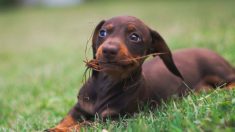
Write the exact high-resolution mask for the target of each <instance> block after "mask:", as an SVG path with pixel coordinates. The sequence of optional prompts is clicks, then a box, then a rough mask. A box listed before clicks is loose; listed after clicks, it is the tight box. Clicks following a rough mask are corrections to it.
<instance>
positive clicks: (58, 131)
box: [43, 128, 69, 132]
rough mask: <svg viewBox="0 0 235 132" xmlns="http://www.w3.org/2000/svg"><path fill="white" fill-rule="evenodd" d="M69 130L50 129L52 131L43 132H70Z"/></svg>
mask: <svg viewBox="0 0 235 132" xmlns="http://www.w3.org/2000/svg"><path fill="white" fill-rule="evenodd" d="M68 131H69V130H68V129H65V128H64V129H62V128H50V129H46V130H44V131H43V132H68Z"/></svg>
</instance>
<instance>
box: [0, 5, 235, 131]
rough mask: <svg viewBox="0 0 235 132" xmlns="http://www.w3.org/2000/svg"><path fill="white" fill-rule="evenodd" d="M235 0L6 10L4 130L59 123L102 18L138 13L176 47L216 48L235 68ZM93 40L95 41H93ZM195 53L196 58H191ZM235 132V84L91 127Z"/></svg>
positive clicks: (1, 31) (1, 27)
mask: <svg viewBox="0 0 235 132" xmlns="http://www.w3.org/2000/svg"><path fill="white" fill-rule="evenodd" d="M234 5H235V1H201V2H196V1H181V2H179V1H167V2H164V1H157V2H154V1H151V2H140V1H129V2H124V1H122V2H106V3H104V2H99V3H98V2H97V3H92V2H91V3H86V4H82V5H79V6H75V7H70V8H46V7H36V8H32V7H27V8H17V9H11V10H4V11H1V12H0V131H20V132H21V131H27V132H28V131H42V130H44V129H45V128H50V127H53V126H54V125H55V124H56V123H58V122H59V121H60V120H61V119H62V117H64V116H65V115H66V113H67V112H68V110H69V109H70V108H71V107H72V106H73V104H74V103H75V102H76V95H77V93H78V91H79V88H80V87H81V85H82V84H83V82H82V80H83V73H84V69H85V66H84V63H83V60H84V59H85V56H87V57H88V58H90V57H91V50H88V53H87V55H86V54H85V46H86V43H87V40H88V39H89V37H90V36H91V34H92V31H93V29H94V27H95V26H96V24H97V23H98V22H99V21H100V20H102V19H106V18H110V17H112V16H117V15H133V16H136V17H138V18H140V19H142V20H143V21H145V23H146V24H147V25H149V26H150V27H152V28H153V29H156V30H157V31H158V32H160V34H161V35H162V36H163V37H164V38H165V40H166V42H167V43H168V45H169V47H170V48H171V49H172V50H175V49H180V48H188V47H205V48H209V49H212V50H214V51H216V52H218V53H219V54H221V55H222V56H223V57H225V58H226V59H227V60H228V61H229V62H230V63H231V64H233V65H234V66H235V52H234V51H235V8H234ZM88 46H90V43H89V45H88ZM189 59H190V58H189ZM102 129H107V130H109V131H129V132H144V131H146V132H149V131H153V132H154V131H179V132H180V131H235V90H231V91H228V90H215V91H213V92H211V93H209V94H205V93H202V94H199V95H193V94H192V95H189V96H187V97H185V98H183V99H177V100H169V101H168V102H165V103H163V105H162V106H160V107H159V108H158V109H156V110H154V111H149V110H148V108H146V109H145V110H144V111H142V112H140V113H139V114H136V115H134V116H133V117H130V118H126V117H120V119H119V120H118V121H111V120H107V121H106V122H105V123H102V122H100V121H99V120H97V121H95V123H93V124H92V125H91V126H87V127H86V128H84V130H85V131H101V130H102Z"/></svg>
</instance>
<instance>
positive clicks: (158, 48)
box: [149, 29, 184, 80]
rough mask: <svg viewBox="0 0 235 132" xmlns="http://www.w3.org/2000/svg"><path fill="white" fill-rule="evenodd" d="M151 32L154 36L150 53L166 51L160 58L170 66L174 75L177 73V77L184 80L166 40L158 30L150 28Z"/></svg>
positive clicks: (169, 68)
mask: <svg viewBox="0 0 235 132" xmlns="http://www.w3.org/2000/svg"><path fill="white" fill-rule="evenodd" d="M150 33H151V36H152V43H151V48H150V50H149V54H151V53H164V54H161V55H160V58H161V59H162V60H163V62H164V64H165V65H166V67H167V68H168V70H169V71H170V72H172V73H173V74H174V75H176V76H177V77H179V78H181V79H182V80H184V78H183V76H182V75H181V73H180V72H179V70H178V69H177V67H176V65H175V63H174V60H173V58H172V54H171V51H170V49H169V48H168V46H167V44H166V42H165V40H164V39H163V38H162V37H161V36H160V35H159V33H158V32H156V31H153V30H151V29H150ZM154 56H155V55H154Z"/></svg>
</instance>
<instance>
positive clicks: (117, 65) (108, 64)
mask: <svg viewBox="0 0 235 132" xmlns="http://www.w3.org/2000/svg"><path fill="white" fill-rule="evenodd" d="M98 63H99V65H100V66H101V67H102V69H103V70H108V69H109V70H121V69H126V68H129V67H133V66H135V63H136V62H133V61H122V60H119V61H115V60H105V61H102V60H101V61H98Z"/></svg>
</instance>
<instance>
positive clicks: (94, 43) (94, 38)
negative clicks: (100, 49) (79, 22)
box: [92, 20, 105, 76]
mask: <svg viewBox="0 0 235 132" xmlns="http://www.w3.org/2000/svg"><path fill="white" fill-rule="evenodd" d="M104 23H105V21H104V20H102V21H101V22H99V24H98V25H97V26H96V28H95V30H94V32H93V36H92V52H93V59H96V56H95V55H96V49H97V45H98V43H99V41H98V34H99V30H100V28H101V27H102V26H103V24H104ZM97 73H98V72H97V71H95V70H92V76H96V75H97Z"/></svg>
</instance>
